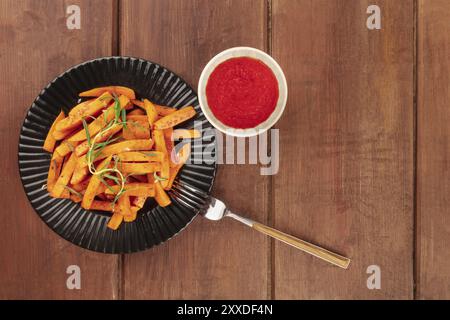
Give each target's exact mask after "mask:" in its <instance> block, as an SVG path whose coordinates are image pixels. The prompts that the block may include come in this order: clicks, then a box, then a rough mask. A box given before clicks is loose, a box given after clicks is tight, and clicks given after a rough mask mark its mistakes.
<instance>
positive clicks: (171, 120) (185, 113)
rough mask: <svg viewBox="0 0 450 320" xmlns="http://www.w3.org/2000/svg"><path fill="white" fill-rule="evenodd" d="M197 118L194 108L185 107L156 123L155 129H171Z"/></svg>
mask: <svg viewBox="0 0 450 320" xmlns="http://www.w3.org/2000/svg"><path fill="white" fill-rule="evenodd" d="M193 116H195V109H194V108H193V107H185V108H182V109H180V110H177V111H175V112H173V113H171V114H169V115H167V116H165V117H163V118H161V119H159V120H158V121H156V122H155V124H154V127H155V129H158V130H163V129H167V128H171V127H174V126H176V125H177V124H180V123H182V122H184V121H186V120H188V119H190V118H192V117H193Z"/></svg>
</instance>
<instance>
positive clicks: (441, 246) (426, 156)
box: [416, 0, 450, 299]
mask: <svg viewBox="0 0 450 320" xmlns="http://www.w3.org/2000/svg"><path fill="white" fill-rule="evenodd" d="M449 14H450V2H448V1H445V0H433V1H422V0H420V1H419V2H418V67H417V68H418V69H417V72H418V87H417V88H418V102H417V254H416V257H417V260H416V266H417V269H416V272H417V273H416V275H417V294H416V297H417V298H419V299H450V262H449V261H450V252H449V250H448V243H449V241H450V227H449V226H450V218H449V207H450V182H449V181H450V172H449V170H448V164H449V159H450V150H449V148H448V145H449V143H450V126H449V124H448V119H449V116H450V110H449V107H448V101H449V99H450V90H449V87H448V83H449V80H450V25H449V23H448V15H449Z"/></svg>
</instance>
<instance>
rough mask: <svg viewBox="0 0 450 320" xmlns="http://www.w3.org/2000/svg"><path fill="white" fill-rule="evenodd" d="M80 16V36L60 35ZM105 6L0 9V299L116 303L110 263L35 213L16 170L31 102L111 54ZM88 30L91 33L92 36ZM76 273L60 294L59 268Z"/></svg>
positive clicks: (41, 4)
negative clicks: (60, 78) (69, 14)
mask: <svg viewBox="0 0 450 320" xmlns="http://www.w3.org/2000/svg"><path fill="white" fill-rule="evenodd" d="M70 4H77V5H79V6H80V8H81V30H68V29H67V27H66V7H67V6H68V5H70ZM111 27H112V1H110V0H101V1H95V6H94V3H93V2H92V1H88V0H77V1H53V0H46V1H34V0H28V1H12V0H7V1H6V0H5V1H1V2H0V39H2V40H1V43H0V70H1V73H2V77H0V88H1V90H0V101H2V105H1V108H2V112H0V144H1V146H2V154H3V156H2V161H1V162H0V171H1V172H2V175H1V176H0V203H1V204H2V210H0V219H1V221H2V232H1V233H0V242H1V243H2V249H1V250H0V261H1V263H0V298H1V299H13V298H16V299H17V298H19V299H51V298H57V299H79V298H97V299H100V298H105V299H108V298H117V291H118V287H117V278H118V275H117V270H118V269H117V265H118V260H117V257H114V256H107V255H101V254H98V253H92V252H88V251H86V250H84V249H80V248H79V247H76V246H75V245H72V244H70V243H69V242H67V241H65V240H63V239H62V238H60V237H59V236H57V235H56V234H55V233H54V232H53V231H51V230H50V229H49V228H48V227H47V226H46V225H45V224H44V223H43V222H42V221H41V220H40V218H39V217H38V215H37V214H36V213H35V212H34V210H33V208H32V207H31V205H30V203H29V202H28V200H27V198H26V196H25V193H24V191H23V188H22V185H21V182H20V179H19V171H18V167H17V143H18V140H19V131H20V127H21V124H22V121H23V119H24V117H25V114H26V111H27V109H28V107H29V106H30V105H31V103H32V101H33V100H34V98H35V97H36V95H37V94H38V93H39V92H40V90H42V88H43V87H45V86H46V85H47V83H48V82H50V81H51V80H52V79H54V78H55V77H56V76H57V75H58V74H60V73H62V72H63V71H65V70H66V69H67V68H69V67H70V66H72V65H74V64H77V63H80V62H82V61H84V60H87V59H91V58H94V57H98V56H103V55H110V54H111V39H112V37H111V34H112V33H111ZM93 30H95V32H93ZM69 265H78V266H79V267H80V268H81V290H68V289H67V288H66V279H67V277H68V275H67V274H66V268H67V267H68V266H69Z"/></svg>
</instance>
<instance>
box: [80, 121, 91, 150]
mask: <svg viewBox="0 0 450 320" xmlns="http://www.w3.org/2000/svg"><path fill="white" fill-rule="evenodd" d="M81 121H82V122H83V128H84V131H85V132H86V140H87V143H88V146H91V134H90V133H89V128H88V125H87V122H86V120H85V119H84V118H83V119H81Z"/></svg>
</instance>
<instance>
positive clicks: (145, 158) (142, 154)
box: [117, 151, 164, 162]
mask: <svg viewBox="0 0 450 320" xmlns="http://www.w3.org/2000/svg"><path fill="white" fill-rule="evenodd" d="M117 156H118V157H119V159H120V160H121V161H122V162H162V161H163V159H164V154H163V153H162V152H160V151H129V152H122V153H119V154H117Z"/></svg>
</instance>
